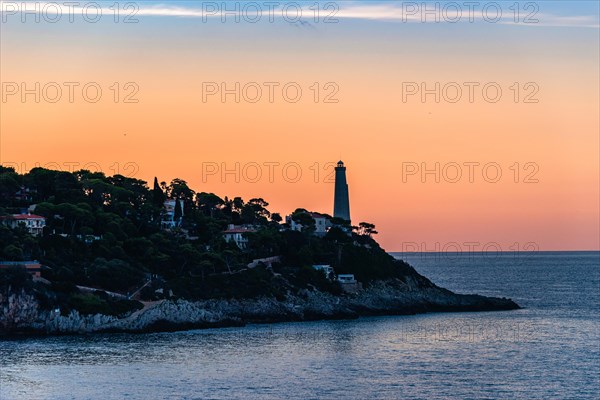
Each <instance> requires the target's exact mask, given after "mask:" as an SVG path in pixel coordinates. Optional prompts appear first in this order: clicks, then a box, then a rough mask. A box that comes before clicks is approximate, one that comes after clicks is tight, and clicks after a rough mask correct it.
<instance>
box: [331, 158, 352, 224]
mask: <svg viewBox="0 0 600 400" xmlns="http://www.w3.org/2000/svg"><path fill="white" fill-rule="evenodd" d="M333 216H334V217H335V218H342V219H345V220H346V221H348V222H350V199H349V198H348V182H346V167H345V166H344V163H343V162H342V161H338V163H337V167H335V196H334V201H333Z"/></svg>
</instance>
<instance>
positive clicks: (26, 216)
mask: <svg viewBox="0 0 600 400" xmlns="http://www.w3.org/2000/svg"><path fill="white" fill-rule="evenodd" d="M0 219H46V217H42V216H41V215H35V214H13V215H5V216H3V217H0Z"/></svg>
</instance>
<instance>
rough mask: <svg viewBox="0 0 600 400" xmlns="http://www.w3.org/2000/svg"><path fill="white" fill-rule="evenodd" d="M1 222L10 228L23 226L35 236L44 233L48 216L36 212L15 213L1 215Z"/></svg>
mask: <svg viewBox="0 0 600 400" xmlns="http://www.w3.org/2000/svg"><path fill="white" fill-rule="evenodd" d="M0 222H1V223H2V224H3V225H4V226H7V227H9V228H13V229H14V228H17V227H19V226H23V227H25V228H26V229H27V231H28V232H29V233H30V234H31V235H33V236H39V235H41V234H42V233H43V231H44V227H45V226H46V218H44V217H42V216H40V215H35V214H13V215H8V216H3V217H0Z"/></svg>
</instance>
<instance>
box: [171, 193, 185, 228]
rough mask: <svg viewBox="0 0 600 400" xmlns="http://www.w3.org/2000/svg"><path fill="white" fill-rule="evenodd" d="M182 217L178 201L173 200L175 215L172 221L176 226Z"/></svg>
mask: <svg viewBox="0 0 600 400" xmlns="http://www.w3.org/2000/svg"><path fill="white" fill-rule="evenodd" d="M182 217H183V210H182V209H181V201H180V200H179V199H175V215H174V216H173V220H174V221H175V223H176V224H179V223H180V222H181V218H182Z"/></svg>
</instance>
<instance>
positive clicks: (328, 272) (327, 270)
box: [312, 264, 335, 280]
mask: <svg viewBox="0 0 600 400" xmlns="http://www.w3.org/2000/svg"><path fill="white" fill-rule="evenodd" d="M312 267H313V268H314V269H316V270H317V271H323V273H324V274H325V277H326V278H327V279H331V280H333V278H334V276H335V275H334V274H335V273H334V271H333V267H332V266H331V265H324V264H318V265H313V266H312Z"/></svg>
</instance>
